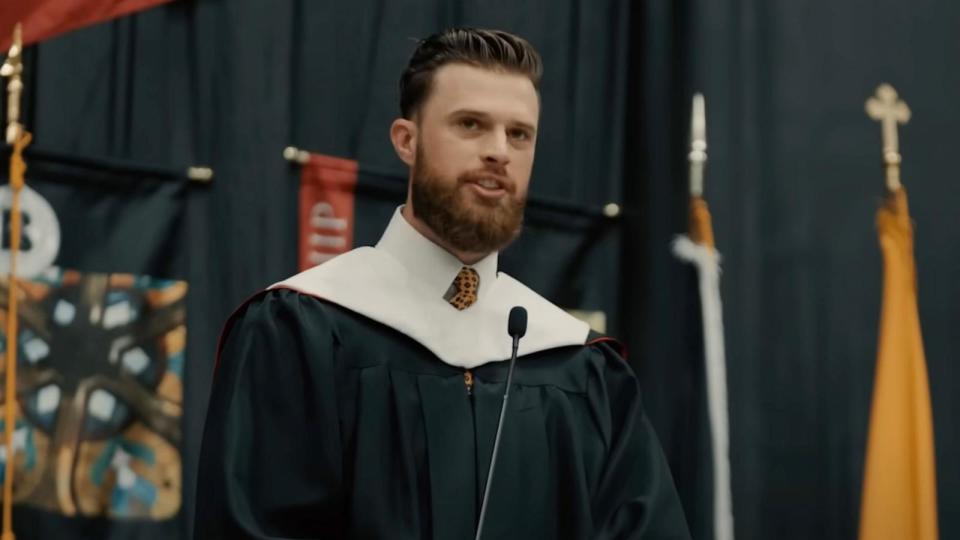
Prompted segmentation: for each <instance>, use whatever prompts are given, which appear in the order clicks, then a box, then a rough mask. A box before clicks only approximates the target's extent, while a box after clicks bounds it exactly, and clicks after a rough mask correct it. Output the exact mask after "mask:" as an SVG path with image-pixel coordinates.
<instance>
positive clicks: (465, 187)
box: [196, 28, 688, 539]
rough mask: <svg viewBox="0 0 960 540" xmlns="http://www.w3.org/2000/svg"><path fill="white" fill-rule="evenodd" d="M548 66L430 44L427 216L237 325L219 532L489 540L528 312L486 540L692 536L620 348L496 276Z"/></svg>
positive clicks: (465, 42) (412, 187) (266, 296)
mask: <svg viewBox="0 0 960 540" xmlns="http://www.w3.org/2000/svg"><path fill="white" fill-rule="evenodd" d="M541 69H542V68H541V61H540V57H539V55H538V54H537V52H536V50H534V48H533V47H532V46H531V45H530V44H529V43H528V42H526V41H525V40H523V39H522V38H519V37H517V36H515V35H512V34H509V33H506V32H501V31H490V30H477V29H463V28H460V29H452V30H448V31H444V32H441V33H439V34H436V35H433V36H430V37H428V38H426V39H425V40H423V41H421V42H420V43H419V45H418V47H417V49H416V51H415V52H414V54H413V56H412V58H411V59H410V62H409V65H408V66H407V68H406V70H405V71H404V73H403V75H402V77H401V80H400V109H401V113H402V117H401V118H398V119H397V120H395V121H394V122H393V124H392V125H391V127H390V140H391V141H392V143H393V146H394V148H395V150H396V152H397V155H398V156H399V157H400V159H401V160H402V161H403V162H404V163H405V164H406V165H407V166H409V169H410V174H409V187H408V194H407V200H406V204H404V205H403V206H401V207H400V208H398V209H397V211H396V213H395V214H394V216H393V219H392V220H391V221H390V224H389V225H388V227H387V229H386V231H385V232H384V233H383V237H382V238H381V240H380V241H379V243H377V245H376V246H375V247H362V248H358V249H355V250H353V251H351V252H349V253H346V254H344V255H341V256H339V257H336V258H334V259H332V260H330V261H328V262H325V263H324V264H322V265H320V266H318V267H315V268H313V269H311V270H307V271H306V272H303V273H301V274H299V275H297V276H294V277H292V278H290V279H289V280H287V281H284V282H281V283H279V284H277V285H274V286H273V287H271V288H270V289H268V290H267V291H264V292H263V293H261V294H259V295H257V296H255V297H254V298H253V299H251V300H249V301H248V302H247V303H246V304H244V305H243V306H241V308H240V309H239V310H238V311H237V313H236V314H235V315H234V316H233V317H232V318H231V319H230V320H229V321H228V323H227V327H226V329H225V332H224V336H225V337H224V339H223V340H222V343H221V347H220V351H219V358H218V365H219V367H218V371H217V374H216V379H215V383H214V389H213V394H212V398H211V403H210V408H209V413H208V417H207V422H206V430H205V433H204V441H203V449H202V456H201V463H200V477H199V484H198V493H197V500H198V507H197V513H196V532H197V537H198V538H231V539H236V538H390V539H407V538H409V539H414V538H416V539H425V538H436V539H469V538H473V537H474V532H475V528H476V527H477V521H478V518H479V514H480V506H481V498H482V496H483V493H484V488H485V482H486V478H487V471H488V467H489V464H490V456H491V453H492V448H493V445H494V444H493V443H494V433H495V431H496V428H497V423H498V413H499V408H500V404H501V399H502V397H503V393H504V386H505V381H506V378H507V377H506V375H507V364H508V362H506V360H507V359H509V358H510V355H511V342H510V339H509V336H507V333H506V329H507V318H508V313H509V312H510V309H511V308H512V307H513V306H523V307H524V308H526V310H527V312H528V314H529V325H528V327H527V330H526V335H525V336H524V338H523V339H522V340H521V341H520V345H519V360H518V361H517V369H516V373H515V377H514V378H513V383H514V384H513V385H512V393H511V399H510V400H509V401H508V403H509V410H508V412H507V416H506V420H505V422H504V426H503V433H502V441H501V446H500V450H499V457H498V461H497V465H496V474H497V476H495V478H494V480H493V481H492V482H491V490H490V495H489V506H488V510H487V514H486V518H485V525H484V529H483V537H484V538H571V539H588V538H641V537H643V538H686V537H688V533H687V529H686V525H685V522H684V517H683V512H682V510H681V508H680V504H679V502H678V498H677V495H676V492H675V490H674V486H673V482H672V480H671V477H670V473H669V471H668V469H667V465H666V462H665V460H664V458H663V455H662V452H661V450H660V447H659V444H658V442H657V440H656V437H655V436H654V434H653V431H652V429H651V427H650V425H649V423H648V422H647V419H646V417H645V415H644V413H643V409H642V406H641V401H640V394H639V390H638V383H637V380H636V378H635V377H634V375H633V373H632V372H631V370H630V368H629V366H628V365H627V363H626V362H625V361H624V359H623V358H622V357H621V356H620V354H619V353H618V352H617V347H616V345H615V343H613V342H612V341H611V340H608V339H606V338H599V337H598V336H593V335H591V334H590V331H589V329H588V327H587V325H586V324H584V323H582V322H580V321H578V320H577V319H574V318H573V317H571V316H569V315H567V314H566V313H565V312H564V311H563V310H561V309H559V308H558V307H556V306H554V305H553V304H551V303H550V302H548V301H547V300H545V299H544V298H542V297H541V296H539V295H538V294H537V293H535V292H533V291H532V290H530V289H528V288H527V287H525V286H524V285H523V284H521V283H520V282H518V281H516V280H514V279H513V278H511V277H510V276H508V275H506V274H503V273H499V272H497V252H498V251H499V250H500V249H502V248H503V247H504V246H506V245H507V244H509V243H510V242H511V241H512V240H513V239H514V238H515V237H516V236H517V235H518V234H519V233H520V229H521V224H522V221H523V209H524V203H525V200H526V197H527V188H528V185H529V181H530V172H531V169H532V167H533V158H534V148H535V145H536V139H537V126H538V120H539V114H540V96H539V93H538V85H539V82H540V75H541Z"/></svg>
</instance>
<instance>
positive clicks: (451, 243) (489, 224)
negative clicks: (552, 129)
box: [411, 147, 526, 253]
mask: <svg viewBox="0 0 960 540" xmlns="http://www.w3.org/2000/svg"><path fill="white" fill-rule="evenodd" d="M478 176H479V177H482V176H484V171H483V170H476V171H470V172H467V173H464V174H461V175H460V176H459V177H457V181H456V182H455V183H451V182H449V181H444V179H441V178H439V177H438V175H436V174H434V173H433V171H431V170H430V166H429V164H428V163H427V160H426V159H425V155H424V152H423V151H422V147H418V148H417V161H416V164H415V165H414V168H413V183H412V185H411V199H412V201H413V212H414V214H415V215H416V217H417V218H419V219H420V220H422V221H423V222H424V223H426V224H427V226H428V227H430V229H431V230H432V231H433V232H434V233H435V234H436V235H437V236H438V237H440V239H441V240H442V241H443V242H445V243H446V244H447V246H448V247H451V248H453V249H456V250H458V251H465V252H470V253H489V252H492V251H498V250H500V249H502V248H504V247H506V246H507V245H508V244H509V243H510V242H512V241H513V240H514V239H515V238H516V237H517V235H519V234H520V230H521V228H522V227H523V209H524V206H525V205H526V198H525V197H523V196H519V197H518V196H517V195H516V186H515V185H511V186H504V188H505V189H506V190H507V193H506V194H505V195H504V196H502V197H500V198H499V199H495V200H485V199H482V198H480V197H477V196H473V194H471V193H467V190H468V189H469V188H467V187H465V185H466V184H467V183H468V182H469V180H470V179H471V178H475V177H478ZM501 176H502V175H501ZM471 199H472V200H471Z"/></svg>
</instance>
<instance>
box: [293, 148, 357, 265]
mask: <svg viewBox="0 0 960 540" xmlns="http://www.w3.org/2000/svg"><path fill="white" fill-rule="evenodd" d="M357 171H358V166H357V162H356V161H353V160H350V159H343V158H337V157H332V156H324V155H321V154H310V160H309V161H308V162H307V163H304V164H303V170H302V171H301V175H300V257H299V267H300V270H306V269H307V268H310V267H313V266H316V265H318V264H320V263H322V262H324V261H326V260H328V259H330V258H332V257H334V256H336V255H339V254H341V253H344V252H347V251H349V250H350V249H351V248H352V247H353V223H354V198H355V191H356V186H357Z"/></svg>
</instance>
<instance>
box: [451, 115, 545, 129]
mask: <svg viewBox="0 0 960 540" xmlns="http://www.w3.org/2000/svg"><path fill="white" fill-rule="evenodd" d="M447 116H449V117H450V118H454V117H457V116H476V117H477V118H480V119H482V120H490V118H491V116H490V114H489V113H486V112H483V111H477V110H474V109H457V110H455V111H453V112H451V113H450V114H449V115H447ZM510 123H511V124H512V125H514V126H517V127H521V128H523V129H527V130H529V131H531V132H533V133H536V132H537V126H535V125H533V124H531V123H529V122H524V121H523V120H512V121H511V122H510Z"/></svg>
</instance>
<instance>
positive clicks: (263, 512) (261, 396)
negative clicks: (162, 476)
mask: <svg viewBox="0 0 960 540" xmlns="http://www.w3.org/2000/svg"><path fill="white" fill-rule="evenodd" d="M336 347H337V339H336V332H335V329H334V328H333V327H332V325H331V324H330V322H329V319H328V317H327V316H326V314H325V312H324V306H323V304H322V303H321V302H318V301H316V300H315V299H313V298H310V297H306V296H303V295H299V294H297V293H294V292H292V291H283V290H281V291H270V292H266V293H263V294H261V295H260V296H259V297H255V298H254V299H252V300H251V301H249V302H248V303H247V304H246V306H245V307H243V308H241V310H239V311H238V313H237V314H236V315H234V317H233V318H232V319H231V321H230V322H228V327H227V329H226V330H225V337H224V339H223V342H222V345H221V350H220V354H219V360H218V367H217V372H216V374H215V377H214V385H213V391H212V395H211V399H210V405H209V408H208V413H207V419H206V425H205V428H204V436H203V443H202V449H201V455H200V469H199V472H198V478H199V480H198V486H197V508H196V515H195V533H196V534H195V537H196V538H198V539H207V538H230V539H246V538H251V539H252V538H256V539H268V538H271V539H276V538H308V537H309V538H342V537H344V536H345V534H344V531H343V530H342V520H341V518H340V516H341V515H343V507H344V499H343V496H342V493H343V490H342V484H343V476H342V468H341V437H340V428H339V421H338V411H337V393H336V388H337V386H336V380H337V379H336V370H335V350H336Z"/></svg>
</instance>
